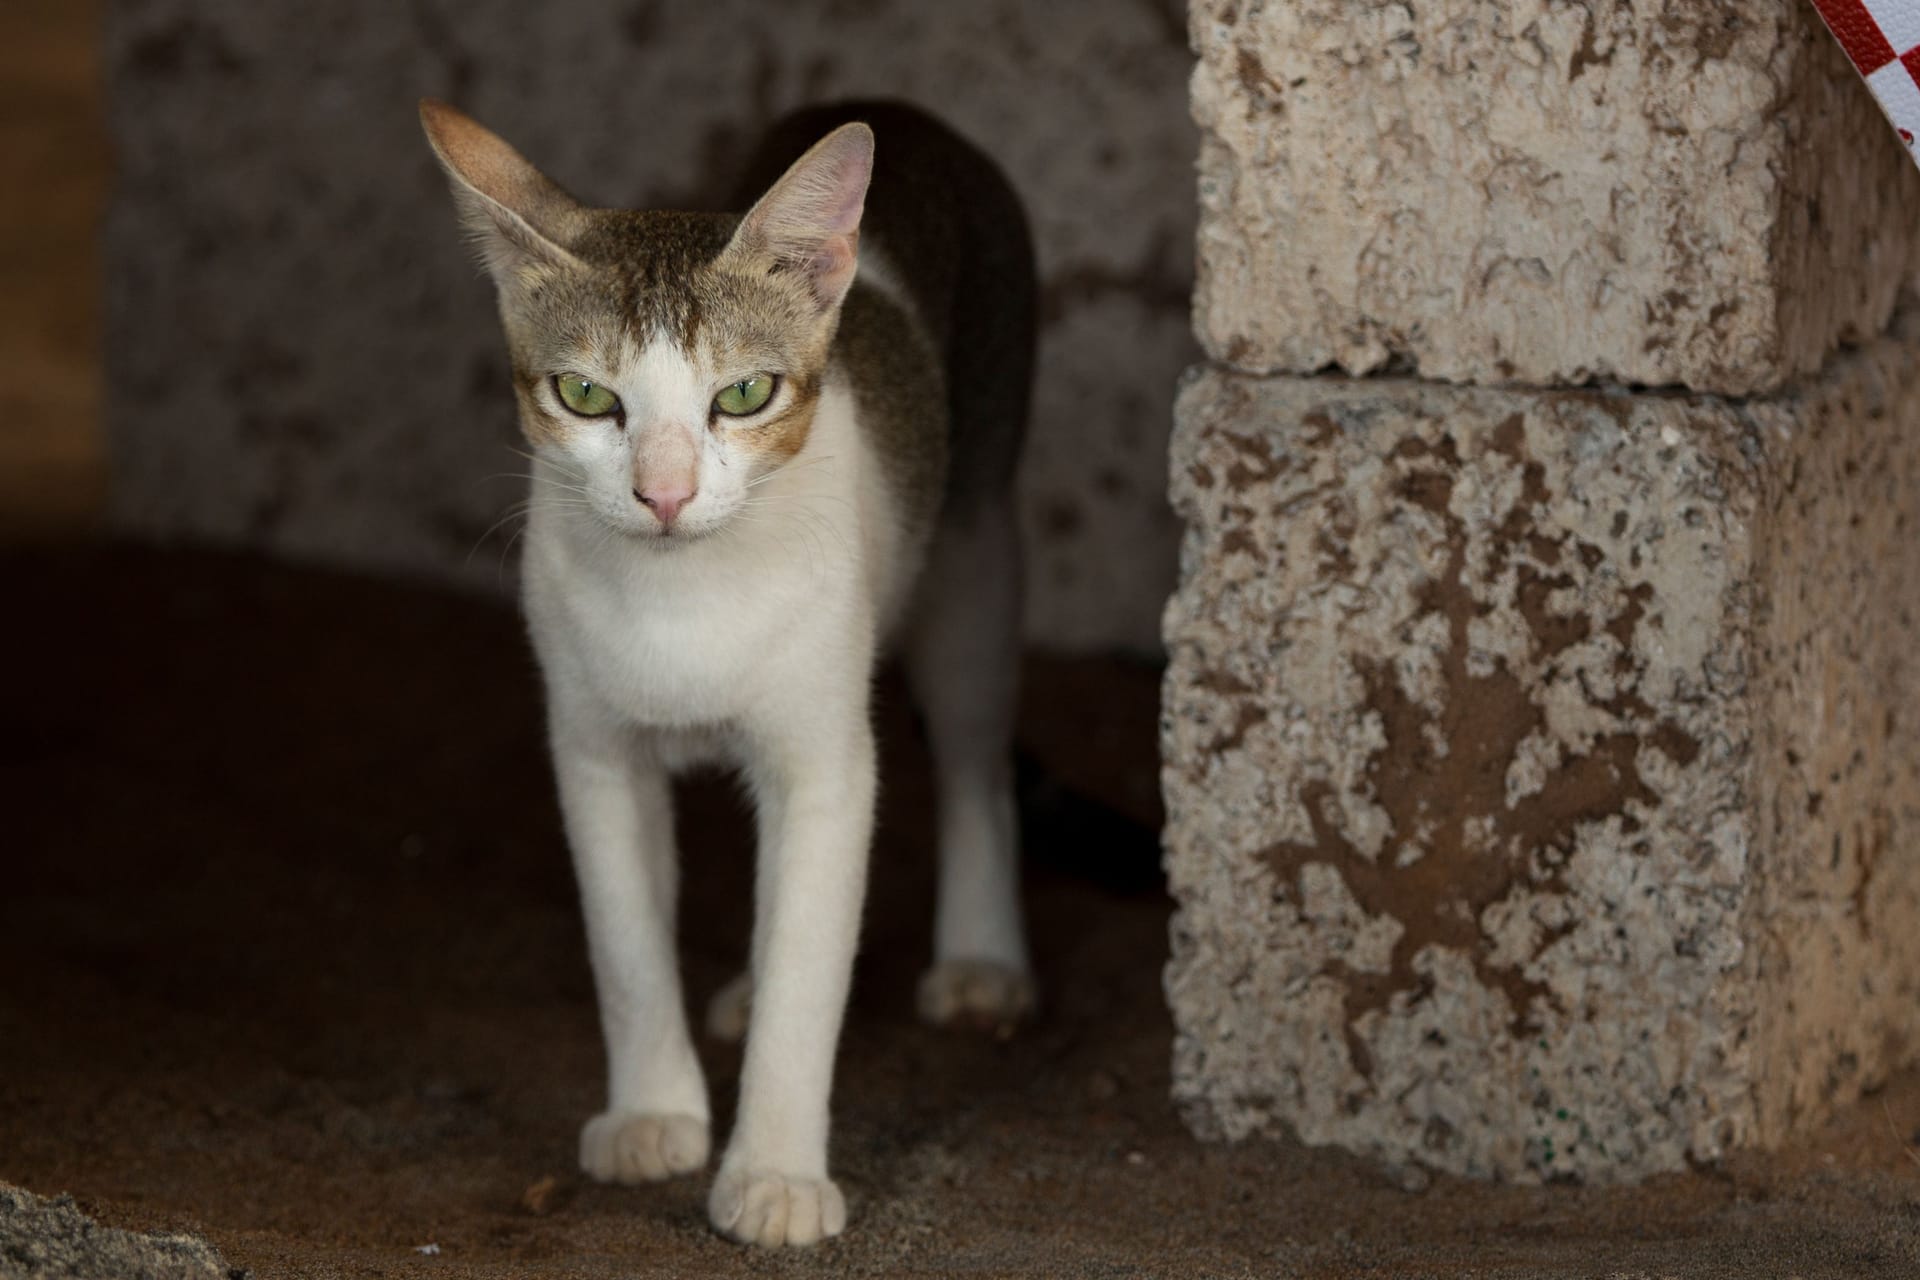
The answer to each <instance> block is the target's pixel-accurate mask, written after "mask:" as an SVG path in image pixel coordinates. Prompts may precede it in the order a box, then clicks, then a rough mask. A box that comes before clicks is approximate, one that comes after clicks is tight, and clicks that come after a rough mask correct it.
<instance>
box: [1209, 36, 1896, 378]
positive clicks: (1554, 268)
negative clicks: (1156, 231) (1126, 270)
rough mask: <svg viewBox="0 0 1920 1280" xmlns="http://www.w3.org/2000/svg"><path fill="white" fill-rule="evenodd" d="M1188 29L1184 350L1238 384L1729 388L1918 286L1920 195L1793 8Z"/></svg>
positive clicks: (1792, 368)
mask: <svg viewBox="0 0 1920 1280" xmlns="http://www.w3.org/2000/svg"><path fill="white" fill-rule="evenodd" d="M1191 20H1192V34H1193V42H1194V46H1195V48H1196V49H1197V50H1198V52H1199V54H1200V65H1199V67H1198V69H1197V71H1196V73H1195V76H1194V80H1193V109H1194V116H1195V118H1196V119H1197V120H1198V121H1199V123H1200V125H1201V128H1202V131H1203V143H1202V151H1201V182H1200V205H1201V228H1200V285H1199V297H1198V302H1197V306H1196V319H1197V327H1198V329H1199V332H1200V338H1201V341H1202V342H1203V343H1204V344H1205V346H1206V349H1207V353H1208V354H1209V355H1210V356H1211V357H1212V358H1213V359H1215V360H1218V361H1221V362H1223V363H1226V364H1229V365H1232V366H1234V367H1236V368H1240V369H1245V370H1249V371H1254V372H1274V371H1308V370H1313V369H1318V368H1321V367H1322V366H1325V365H1338V366H1339V367H1341V368H1343V369H1345V370H1347V371H1349V372H1352V373H1369V372H1372V371H1375V370H1378V369H1382V368H1388V367H1393V368H1397V369H1401V370H1403V371H1406V372H1417V373H1419V374H1420V375H1422V376H1424V377H1430V378H1439V379H1444V380H1446V381H1464V382H1482V383H1484V382H1507V381H1518V382H1525V383H1563V382H1572V383H1577V382H1582V381H1585V380H1587V379H1590V378H1600V379H1608V380H1613V381H1618V382H1623V383H1645V384H1648V385H1662V384H1667V383H1678V384H1683V385H1686V386H1689V387H1694V388H1698V389H1704V390H1714V391H1724V392H1729V393H1736V394H1746V393H1750V392H1754V391H1759V390H1766V389H1771V388H1773V387H1777V386H1779V385H1781V383H1782V382H1783V381H1784V380H1786V379H1788V378H1792V377H1795V376H1799V375H1804V374H1809V373H1812V372H1814V371H1815V370H1817V369H1819V368H1820V367H1821V366H1822V363H1823V361H1824V360H1825V359H1826V357H1827V355H1828V354H1829V353H1830V352H1831V351H1832V350H1833V348H1834V345H1835V343H1836V342H1838V341H1840V340H1842V339H1854V338H1861V337H1871V336H1872V335H1874V334H1877V333H1879V332H1880V331H1881V330H1882V329H1884V328H1885V326H1886V324H1887V320H1888V317H1889V316H1890V314H1891V312H1892V308H1893V304H1894V298H1895V295H1896V293H1897V291H1898V288H1899V285H1900V282H1901V279H1902V278H1903V277H1904V276H1908V275H1910V274H1911V273H1912V272H1913V270H1914V269H1915V267H1916V266H1920V219H1916V218H1915V217H1914V216H1913V210H1914V209H1915V207H1916V205H1915V198H1916V196H1917V195H1920V183H1916V181H1915V178H1914V175H1913V173H1912V172H1911V169H1912V165H1911V164H1910V163H1909V162H1908V161H1907V159H1906V158H1905V157H1904V156H1902V155H1901V154H1900V148H1899V147H1898V146H1896V145H1893V144H1892V143H1891V142H1890V141H1889V139H1890V136H1891V135H1890V133H1889V131H1888V129H1887V127H1886V123H1885V121H1884V119H1883V118H1882V117H1881V115H1880V113H1879V109H1878V108H1877V107H1876V106H1875V105H1874V102H1873V99H1872V97H1871V96H1870V95H1869V94H1868V93H1867V92H1866V91H1865V89H1864V88H1862V86H1861V85H1860V83H1859V81H1858V78H1857V77H1856V76H1855V75H1854V73H1853V70H1852V68H1851V67H1850V66H1849V65H1848V63H1847V60H1846V58H1845V56H1844V55H1843V54H1842V53H1841V52H1840V50H1839V47H1838V46H1837V45H1836V44H1835V43H1834V42H1833V40H1832V39H1831V38H1830V37H1829V36H1828V35H1827V33H1826V31H1825V29H1824V28H1823V27H1822V26H1821V25H1820V19H1819V17H1818V15H1817V14H1816V13H1815V12H1814V9H1813V7H1812V6H1811V5H1809V4H1806V3H1803V2H1802V0H1758V2H1756V3H1750V4H1736V3H1730V2H1726V0H1665V3H1655V4H1645V3H1630V2H1629V0H1580V2H1579V3H1570V2H1567V0H1525V2H1523V3H1517V4H1508V3H1496V2H1494V0H1431V2H1425V3H1420V4H1412V3H1372V2H1370V3H1367V4H1359V5H1356V4H1351V3H1347V2H1345V0H1300V2H1299V3H1289V4H1262V3H1259V0H1194V3H1193V5H1192V14H1191Z"/></svg>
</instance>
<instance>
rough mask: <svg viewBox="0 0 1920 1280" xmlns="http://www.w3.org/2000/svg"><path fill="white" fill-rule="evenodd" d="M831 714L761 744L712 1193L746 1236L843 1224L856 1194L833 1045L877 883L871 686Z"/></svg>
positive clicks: (821, 1231)
mask: <svg viewBox="0 0 1920 1280" xmlns="http://www.w3.org/2000/svg"><path fill="white" fill-rule="evenodd" d="M856 690H857V691H855V692H851V693H850V696H849V697H848V698H847V699H846V702H845V704H844V705H842V706H839V707H836V708H835V709H834V710H833V712H831V713H830V717H831V718H830V719H828V720H822V719H819V718H816V717H807V718H804V719H805V722H804V723H801V724H796V725H793V726H791V727H789V728H787V729H785V730H781V731H776V732H773V733H771V734H769V735H767V736H766V737H764V738H763V739H762V740H760V741H759V742H757V743H756V744H755V749H754V758H753V759H752V761H751V762H750V766H749V776H750V778H751V781H752V783H753V787H754V793H755V801H756V806H757V810H758V815H759V828H760V855H759V858H760V861H759V871H758V877H757V879H758V883H757V884H756V886H755V902H756V910H755V914H754V939H753V962H752V972H753V1002H752V1012H751V1016H750V1022H749V1026H748V1031H747V1048H746V1058H745V1062H744V1064H743V1068H742V1072H741V1081H740V1110H739V1117H738V1119H737V1120H736V1122H735V1125H734V1131H733V1137H732V1140H731V1141H730V1142H729V1143H728V1144H727V1153H726V1156H725V1157H724V1158H723V1159H722V1160H721V1163H720V1174H719V1177H718V1178H717V1179H716V1181H715V1183H714V1187H713V1193H712V1196H711V1197H710V1198H709V1200H708V1205H707V1208H708V1213H709V1215H710V1216H711V1217H712V1219H713V1224H714V1226H716V1227H717V1228H719V1229H720V1230H721V1231H723V1232H725V1233H726V1234H727V1235H729V1236H732V1237H733V1238H734V1239H736V1240H741V1241H745V1242H748V1243H753V1244H762V1245H806V1244H813V1243H815V1242H816V1241H818V1240H821V1239H824V1238H825V1237H827V1236H832V1235H837V1234H838V1233H839V1232H840V1230H841V1229H842V1228H843V1227H844V1226H845V1225H846V1218H847V1211H846V1201H845V1200H844V1199H843V1198H842V1197H841V1194H840V1189H839V1188H838V1187H837V1186H835V1185H834V1183H833V1181H832V1179H831V1178H830V1177H828V1174H827V1127H828V1098H829V1095H830V1093H831V1092H832V1085H833V1060H834V1052H835V1049H836V1047H837V1045H838V1042H839V1038H840V1024H841V1020H842V1018H843V1016H844V1015H845V1012H846V1003H847V988H848V984H849V982H850V981H851V977H852V970H853V955H854V949H855V945H856V942H857V940H858V935H859V929H860V904H861V899H862V897H863V896H864V894H865V892H866V878H867V846H868V842H869V841H870V840H871V838H872V834H873V804H874V789H875V782H874V772H875V754H874V744H873V731H872V728H871V726H870V725H869V724H868V722H867V719H866V710H867V708H866V699H865V697H864V696H862V693H863V691H864V686H863V685H857V686H856Z"/></svg>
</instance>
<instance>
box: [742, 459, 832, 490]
mask: <svg viewBox="0 0 1920 1280" xmlns="http://www.w3.org/2000/svg"><path fill="white" fill-rule="evenodd" d="M838 456H839V455H838V454H833V453H829V454H824V455H820V456H817V457H812V458H806V459H798V458H796V459H795V460H793V461H792V462H783V463H781V464H780V465H779V466H777V467H775V468H774V469H773V470H771V471H769V472H767V474H765V475H763V476H760V477H759V478H758V479H754V480H749V481H747V483H746V484H745V485H744V486H742V487H743V488H747V489H751V488H754V487H755V486H756V485H763V484H765V483H766V482H767V481H769V480H772V479H774V478H775V477H777V476H784V475H786V474H788V473H789V472H792V473H795V474H798V473H799V472H802V471H806V470H808V469H810V468H813V467H817V466H819V465H820V464H821V463H823V462H832V461H833V460H834V459H835V458H836V457H838Z"/></svg>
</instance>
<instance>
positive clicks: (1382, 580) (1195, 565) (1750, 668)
mask: <svg viewBox="0 0 1920 1280" xmlns="http://www.w3.org/2000/svg"><path fill="white" fill-rule="evenodd" d="M1916 357H1920V330H1916V327H1915V326H1914V325H1912V324H1907V325H1904V326H1903V327H1902V329H1901V331H1900V335H1899V336H1896V337H1891V338H1887V339H1883V340H1881V341H1880V342H1877V343H1875V344H1873V345H1871V346H1869V347H1867V348H1865V349H1864V350H1862V351H1860V352H1858V353H1855V354H1852V355H1850V356H1848V357H1846V358H1844V359H1843V360H1841V361H1839V362H1837V363H1836V364H1835V365H1834V366H1833V367H1832V368H1830V369H1829V370H1828V371H1827V372H1826V373H1825V374H1823V376H1822V377H1821V378H1820V379H1819V380H1817V381H1815V382H1813V383H1810V384H1808V385H1807V386H1805V387H1803V388H1801V389H1799V390H1796V391H1795V392H1793V393H1792V394H1790V395H1785V396H1782V397H1780V398H1777V399H1773V400H1769V401H1764V402H1760V401H1756V402H1746V403H1740V402H1730V401H1726V400H1721V399H1717V398H1714V397H1704V396H1678V395H1661V394H1638V395H1629V394H1624V393H1617V392H1615V393H1605V394H1602V393H1593V392H1581V391H1565V390H1562V391H1546V392H1527V391H1510V390H1499V389H1480V388H1453V387H1446V386H1440V385H1435V384H1431V383H1420V382H1411V381H1400V380H1373V381H1366V382H1351V381H1347V380H1339V379H1326V378H1319V379H1302V378H1291V377H1278V378H1270V379H1257V378H1250V377H1246V376H1243V375H1237V374H1233V373H1230V372H1227V371H1222V370H1218V369H1209V370H1207V371H1205V372H1203V373H1201V374H1199V375H1198V376H1197V377H1196V378H1195V379H1194V380H1193V381H1191V382H1190V383H1189V384H1188V385H1187V386H1186V387H1185V389H1184V391H1183V393H1182V396H1181V399H1180V402H1179V408H1178V424H1177V427H1176V431H1175V440H1174V449H1173V461H1172V470H1173V481H1172V492H1173V494H1174V499H1175V505H1176V509H1177V510H1178V511H1179V512H1180V514H1181V515H1182V516H1183V517H1184V518H1185V519H1186V520H1187V521H1188V533H1187V537H1186V542H1185V544H1184V549H1183V552H1182V570H1181V585H1180V587H1179V589H1178V591H1177V593H1176V595H1175V597H1174V599H1173V600H1172V602H1171V603H1170V605H1169V607H1168V610H1167V614H1166V619H1165V627H1166V639H1167V644H1168V648H1169V651H1170V656H1171V666H1170V669H1169V671H1168V675H1167V678H1166V684H1165V706H1164V714H1163V717H1162V750H1163V757H1164V769H1163V785H1164V789H1165V794H1166V798H1167V804H1168V815H1169V816H1168V827H1167V837H1166V849H1167V867H1168V871H1169V874H1170V877H1171V882H1172V888H1173V892H1174V895H1175V897H1176V898H1177V900H1178V902H1179V911H1178V913H1177V915H1176V918H1175V922H1174V925H1173V931H1172V933H1173V954H1172V960H1171V962H1170V964H1169V967H1168V970H1167V989H1168V995H1169V999H1170V1001H1171V1004H1172V1007H1173V1010H1174V1015H1175V1020H1176V1024H1177V1027H1178V1036H1177V1044H1176V1050H1175V1066H1174V1091H1175V1096H1176V1098H1177V1100H1178V1102H1179V1103H1180V1105H1181V1107H1182V1108H1183V1110H1184V1112H1185V1114H1186V1115H1187V1117H1188V1119H1189V1121H1190V1123H1191V1124H1192V1126H1193V1127H1194V1128H1195V1129H1196V1131H1197V1132H1199V1133H1201V1134H1203V1135H1206V1136H1224V1137H1229V1138H1238V1137H1242V1136H1245V1135H1248V1134H1253V1133H1258V1132H1266V1131H1278V1130H1287V1129H1290V1130H1292V1131H1294V1132H1296V1133H1298V1134H1299V1135H1300V1136H1301V1137H1302V1138H1304V1139H1306V1140H1307V1141H1310V1142H1316V1143H1325V1142H1332V1143H1339V1144H1342V1145H1344V1146H1347V1147H1350V1148H1353V1149H1356V1150H1360V1151H1363V1152H1367V1153H1371V1154H1374V1155H1377V1156H1381V1157H1384V1158H1387V1159H1389V1160H1392V1161H1396V1162H1414V1163H1419V1164H1425V1165H1430V1166H1433V1167H1436V1168H1439V1169H1444V1170H1449V1171H1453V1172H1458V1173H1463V1174H1472V1175H1479V1176H1502V1177H1512V1178H1521V1179H1548V1178H1554V1177H1559V1176H1574V1177H1581V1178H1589V1179H1596V1180H1609V1179H1617V1178H1632V1177H1638V1176H1641V1175H1645V1174H1648V1173H1652V1172H1655V1171H1660V1170H1670V1169H1677V1168H1680V1167H1682V1166H1683V1165H1685V1164H1686V1163H1687V1162H1689V1161H1702V1160H1712V1159H1714V1158H1716V1157H1719V1156H1721V1155H1722V1154H1724V1153H1726V1152H1727V1151H1729V1150H1730V1149H1732V1148H1734V1147H1737V1146H1743V1145H1751V1144H1762V1145H1764V1144H1769V1143H1773V1142H1776V1141H1778V1140H1780V1139H1781V1138H1783V1137H1784V1136H1785V1135H1787V1134H1788V1133H1789V1132H1791V1131H1794V1130H1796V1129H1802V1128H1804V1127H1805V1126H1808V1125H1810V1124H1813V1123H1815V1122H1817V1121H1818V1120H1819V1119H1821V1118H1823V1117H1825V1116H1826V1115H1827V1114H1828V1113H1829V1112H1830V1111H1831V1109H1832V1108H1833V1107H1835V1106H1836V1105H1838V1104H1839V1103H1842V1102H1844V1101H1847V1100H1849V1099H1851V1098H1853V1097H1855V1096H1857V1095H1858V1094H1859V1093H1860V1091H1861V1090H1862V1089H1863V1088H1867V1087H1870V1086H1871V1085H1872V1084H1873V1083H1874V1082H1876V1081H1878V1080H1881V1079H1883V1078H1884V1077H1885V1075H1886V1073H1887V1072H1888V1071H1889V1070H1891V1069H1893V1068H1895V1067H1898V1066H1900V1065H1903V1064H1904V1063H1905V1062H1907V1061H1910V1060H1911V1059H1912V1057H1913V1054H1914V1050H1915V1048H1916V1047H1920V1036H1917V1035H1916V1033H1920V849H1916V847H1915V842H1916V839H1917V838H1920V824H1917V823H1916V812H1915V807H1914V806H1915V804H1916V802H1920V777H1916V771H1917V770H1920V715H1915V714H1913V713H1911V711H1910V709H1911V708H1913V707H1914V706H1916V705H1920V660H1916V658H1915V657H1914V650H1915V645H1914V641H1915V638H1916V637H1915V630H1914V627H1913V619H1912V610H1913V608H1914V607H1915V605H1916V603H1917V602H1920V541H1917V540H1916V539H1915V538H1914V537H1913V536H1912V531H1911V529H1910V525H1911V523H1912V518H1913V516H1914V514H1915V512H1916V509H1917V508H1920V461H1916V458H1915V452H1914V450H1912V449H1911V447H1909V446H1910V441H1911V439H1912V438H1913V436H1914V433H1915V432H1920V373H1917V372H1916V370H1917V369H1920V358H1916Z"/></svg>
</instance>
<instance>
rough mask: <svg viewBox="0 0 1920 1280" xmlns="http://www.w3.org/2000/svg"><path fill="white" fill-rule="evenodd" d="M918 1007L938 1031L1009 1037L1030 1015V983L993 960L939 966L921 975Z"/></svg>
mask: <svg viewBox="0 0 1920 1280" xmlns="http://www.w3.org/2000/svg"><path fill="white" fill-rule="evenodd" d="M919 1003H920V1018H921V1020H922V1021H923V1022H930V1023H932V1024H933V1025H934V1026H936V1027H971V1028H974V1029H977V1030H982V1031H995V1032H999V1031H1010V1030H1012V1028H1013V1027H1014V1026H1015V1025H1016V1024H1018V1023H1020V1022H1022V1021H1024V1020H1025V1019H1026V1018H1027V1017H1029V1016H1030V1015H1031V1014H1032V1013H1033V1006H1034V989H1033V977H1032V975H1031V974H1029V973H1027V972H1026V971H1025V970H1024V969H1016V968H1014V967H1013V966H1012V965H1007V964H1001V963H999V962H998V961H994V960H942V961H941V962H940V963H938V964H936V965H934V966H933V968H931V969H929V970H927V971H926V973H924V974H923V975H921V978H920V1000H919Z"/></svg>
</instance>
